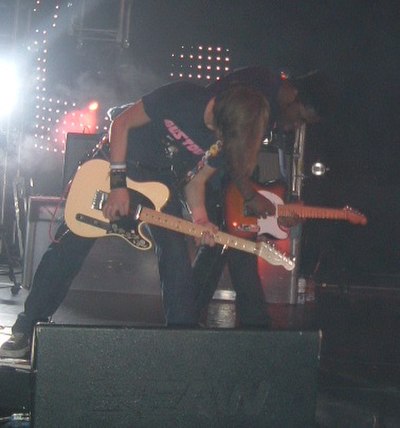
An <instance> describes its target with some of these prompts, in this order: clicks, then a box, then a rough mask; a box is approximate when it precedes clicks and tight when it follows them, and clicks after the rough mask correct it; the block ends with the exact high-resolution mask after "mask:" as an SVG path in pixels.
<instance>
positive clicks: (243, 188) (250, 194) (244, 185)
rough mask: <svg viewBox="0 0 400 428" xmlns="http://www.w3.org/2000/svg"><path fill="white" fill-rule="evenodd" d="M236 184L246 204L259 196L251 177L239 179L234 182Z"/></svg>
mask: <svg viewBox="0 0 400 428" xmlns="http://www.w3.org/2000/svg"><path fill="white" fill-rule="evenodd" d="M234 183H235V185H236V187H237V188H238V189H239V192H240V193H241V195H242V196H243V199H244V200H245V201H246V202H247V201H250V200H251V199H252V198H254V197H255V195H256V194H257V192H256V190H255V189H254V186H253V184H252V182H251V180H250V178H249V177H246V176H242V177H238V178H236V179H235V180H234Z"/></svg>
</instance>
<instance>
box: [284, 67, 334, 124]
mask: <svg viewBox="0 0 400 428" xmlns="http://www.w3.org/2000/svg"><path fill="white" fill-rule="evenodd" d="M289 81H290V82H291V83H292V85H293V86H294V87H295V88H296V89H297V90H298V91H299V98H300V100H301V101H302V103H303V104H304V105H305V106H310V107H312V108H313V109H314V110H315V111H316V112H317V114H318V115H319V116H321V117H327V116H330V115H331V114H333V113H334V112H335V110H336V107H337V104H338V99H339V91H338V87H337V85H336V83H335V82H334V81H333V80H332V79H331V78H330V77H329V76H328V75H327V74H326V73H325V72H323V71H321V70H313V71H310V72H309V73H307V74H304V75H302V76H298V77H294V78H289Z"/></svg>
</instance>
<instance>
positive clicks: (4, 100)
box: [0, 60, 19, 117]
mask: <svg viewBox="0 0 400 428" xmlns="http://www.w3.org/2000/svg"><path fill="white" fill-rule="evenodd" d="M18 90H19V82H18V76H17V68H16V66H15V64H13V63H10V62H6V61H2V60H0V117H3V116H7V115H9V114H10V113H11V112H12V110H13V109H14V107H15V105H16V104H17V100H18Z"/></svg>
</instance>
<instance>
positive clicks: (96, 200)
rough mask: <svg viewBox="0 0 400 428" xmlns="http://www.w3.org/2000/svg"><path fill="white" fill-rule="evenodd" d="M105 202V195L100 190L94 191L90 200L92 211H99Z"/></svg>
mask: <svg viewBox="0 0 400 428" xmlns="http://www.w3.org/2000/svg"><path fill="white" fill-rule="evenodd" d="M106 201H107V193H106V192H103V191H102V190H96V193H95V194H94V196H93V200H92V209H94V210H100V211H101V210H102V209H103V206H104V204H105V203H106Z"/></svg>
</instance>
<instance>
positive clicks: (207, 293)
mask: <svg viewBox="0 0 400 428" xmlns="http://www.w3.org/2000/svg"><path fill="white" fill-rule="evenodd" d="M226 263H228V269H229V274H230V277H231V282H232V286H233V288H234V290H235V292H236V313H237V317H238V318H237V325H238V326H239V327H265V328H268V327H269V324H270V322H269V316H268V311H267V304H266V302H265V296H264V292H263V289H262V285H261V281H260V277H259V275H258V268H257V257H255V256H254V255H253V254H247V253H244V252H243V251H238V250H232V249H229V250H227V251H226V252H224V253H221V248H220V247H207V246H203V247H201V248H199V250H198V252H197V255H196V258H195V262H194V266H193V275H194V282H195V285H196V288H197V289H198V295H197V307H198V310H199V311H200V312H201V311H202V310H204V309H205V308H206V307H207V305H208V304H209V303H210V301H211V299H212V297H213V295H214V292H215V290H216V289H217V286H218V281H219V279H220V277H221V274H222V270H223V269H224V266H225V264H226Z"/></svg>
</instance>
